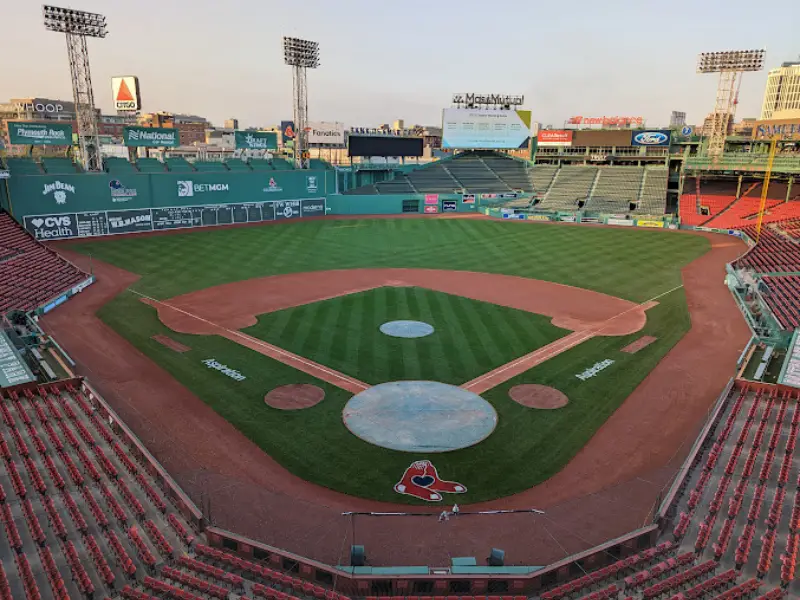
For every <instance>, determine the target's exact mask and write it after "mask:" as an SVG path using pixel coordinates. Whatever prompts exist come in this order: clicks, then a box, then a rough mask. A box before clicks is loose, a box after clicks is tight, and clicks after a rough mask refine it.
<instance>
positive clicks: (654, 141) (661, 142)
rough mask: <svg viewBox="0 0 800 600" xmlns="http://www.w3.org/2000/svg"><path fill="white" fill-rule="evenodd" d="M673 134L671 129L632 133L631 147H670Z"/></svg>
mask: <svg viewBox="0 0 800 600" xmlns="http://www.w3.org/2000/svg"><path fill="white" fill-rule="evenodd" d="M671 135H672V132H671V131H670V130H669V129H657V130H652V131H635V130H634V131H632V132H631V146H669V142H670V136H671Z"/></svg>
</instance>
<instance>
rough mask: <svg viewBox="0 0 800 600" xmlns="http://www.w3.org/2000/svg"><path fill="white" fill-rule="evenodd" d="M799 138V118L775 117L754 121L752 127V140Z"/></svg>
mask: <svg viewBox="0 0 800 600" xmlns="http://www.w3.org/2000/svg"><path fill="white" fill-rule="evenodd" d="M774 137H778V138H780V139H782V140H800V119H775V120H771V121H756V123H755V126H754V127H753V139H754V140H771V139H772V138H774Z"/></svg>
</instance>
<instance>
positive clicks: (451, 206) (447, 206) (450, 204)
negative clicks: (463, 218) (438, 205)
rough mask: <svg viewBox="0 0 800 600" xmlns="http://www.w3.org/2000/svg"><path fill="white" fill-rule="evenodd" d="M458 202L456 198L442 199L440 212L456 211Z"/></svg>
mask: <svg viewBox="0 0 800 600" xmlns="http://www.w3.org/2000/svg"><path fill="white" fill-rule="evenodd" d="M457 210H458V202H457V201H456V200H442V212H456V211H457Z"/></svg>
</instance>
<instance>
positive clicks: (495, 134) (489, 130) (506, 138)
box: [442, 108, 531, 149]
mask: <svg viewBox="0 0 800 600" xmlns="http://www.w3.org/2000/svg"><path fill="white" fill-rule="evenodd" d="M530 136H531V111H529V110H488V109H483V110H481V109H473V108H445V109H444V111H443V112H442V148H466V149H469V148H480V149H503V148H505V149H512V148H525V147H527V145H528V141H529V140H530Z"/></svg>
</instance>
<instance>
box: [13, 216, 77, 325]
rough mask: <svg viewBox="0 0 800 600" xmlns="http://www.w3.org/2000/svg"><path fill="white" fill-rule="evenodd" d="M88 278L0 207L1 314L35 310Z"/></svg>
mask: <svg viewBox="0 0 800 600" xmlns="http://www.w3.org/2000/svg"><path fill="white" fill-rule="evenodd" d="M88 278H89V275H87V274H86V273H84V272H82V271H81V270H79V269H78V268H77V267H75V266H74V265H72V263H69V262H67V261H66V260H64V259H63V258H61V257H60V256H59V255H58V254H57V253H55V252H54V251H53V250H50V249H49V248H47V247H45V246H44V245H42V244H40V243H39V242H37V241H36V240H34V239H33V238H32V237H31V236H30V235H29V234H28V233H27V232H26V231H25V230H24V229H23V228H22V227H20V226H19V225H18V224H17V222H16V221H15V220H14V219H13V218H12V217H11V216H10V215H9V214H8V213H6V212H3V211H2V210H0V314H3V313H5V312H7V311H10V310H22V311H30V310H34V309H36V308H38V307H39V306H42V305H43V304H45V303H47V302H49V301H50V300H53V299H54V298H56V297H57V296H60V295H61V294H63V293H64V292H65V291H66V290H69V289H71V288H72V287H73V286H76V285H78V284H80V283H82V282H84V281H86V280H87V279H88Z"/></svg>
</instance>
